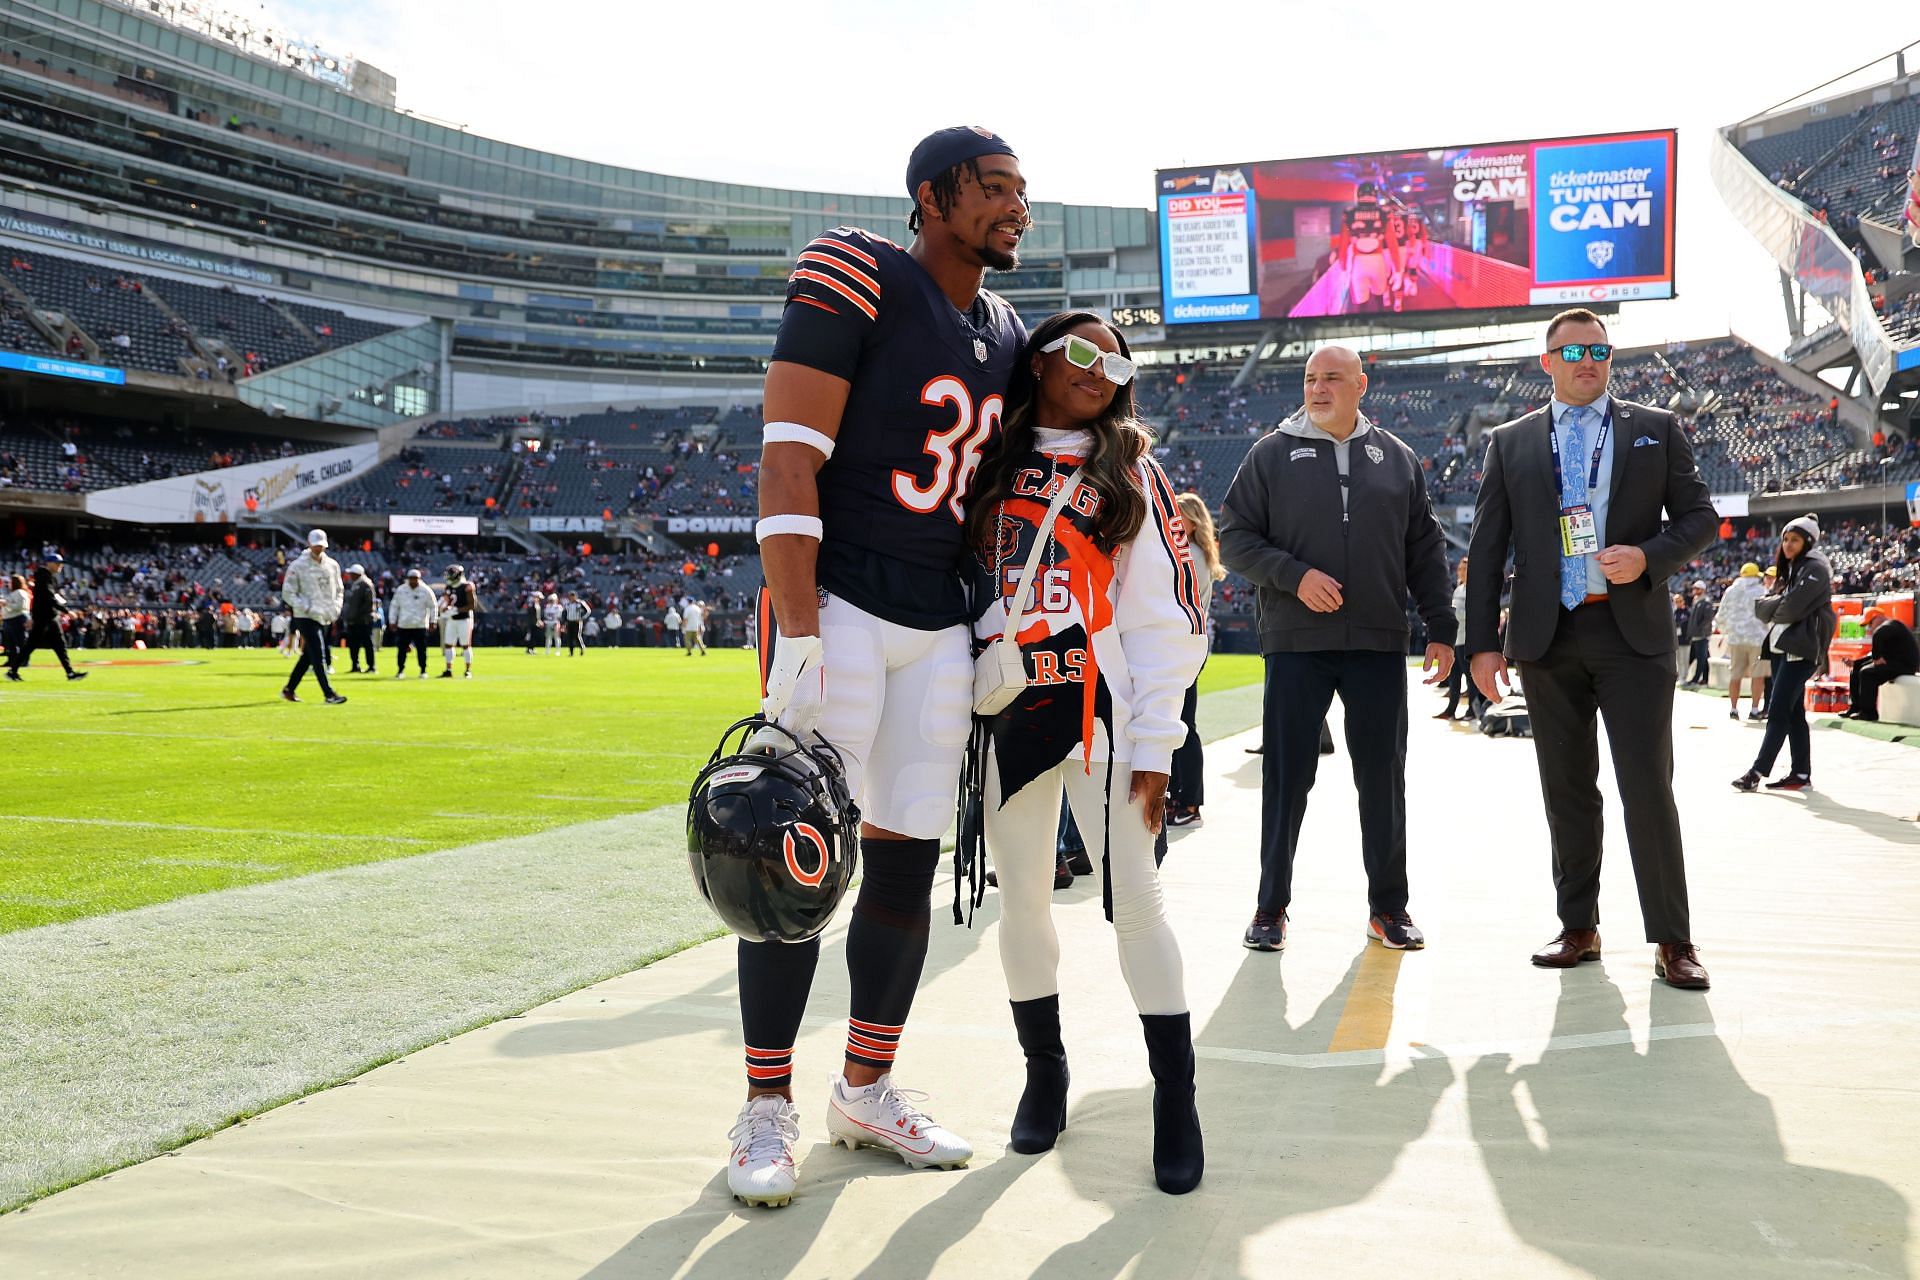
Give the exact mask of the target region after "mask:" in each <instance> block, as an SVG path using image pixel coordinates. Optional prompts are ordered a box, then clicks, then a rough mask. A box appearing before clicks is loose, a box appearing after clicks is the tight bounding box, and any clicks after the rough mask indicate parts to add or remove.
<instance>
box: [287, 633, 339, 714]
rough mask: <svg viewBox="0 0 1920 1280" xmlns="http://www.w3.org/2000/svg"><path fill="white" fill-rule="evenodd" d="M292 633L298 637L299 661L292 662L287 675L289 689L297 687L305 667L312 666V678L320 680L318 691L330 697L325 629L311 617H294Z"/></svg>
mask: <svg viewBox="0 0 1920 1280" xmlns="http://www.w3.org/2000/svg"><path fill="white" fill-rule="evenodd" d="M293 630H294V634H295V635H298V636H299V637H300V661H298V662H296V663H294V664H293V674H292V675H290V676H288V677H287V688H288V690H289V691H291V690H295V689H298V688H299V687H300V681H301V680H302V679H304V678H305V676H306V674H307V668H309V667H311V668H313V678H314V679H315V680H318V681H319V682H320V692H321V693H324V694H325V695H327V697H329V698H331V697H332V696H333V684H332V682H331V681H329V680H328V679H327V631H326V628H325V627H322V626H321V625H320V624H319V623H318V622H315V621H314V620H313V619H312V618H295V619H294V620H293Z"/></svg>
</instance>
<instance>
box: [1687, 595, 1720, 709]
mask: <svg viewBox="0 0 1920 1280" xmlns="http://www.w3.org/2000/svg"><path fill="white" fill-rule="evenodd" d="M1712 639H1713V603H1712V601H1710V600H1708V599H1707V584H1706V583H1704V582H1696V583H1694V584H1693V598H1692V599H1691V600H1689V601H1688V602H1687V659H1688V661H1689V662H1690V663H1691V664H1692V669H1691V670H1690V671H1688V673H1687V682H1686V687H1691V688H1695V689H1704V688H1706V686H1707V682H1708V681H1709V680H1710V679H1711V678H1712V675H1713V671H1712V660H1711V658H1710V656H1709V653H1708V644H1709V642H1710V641H1711V640H1712Z"/></svg>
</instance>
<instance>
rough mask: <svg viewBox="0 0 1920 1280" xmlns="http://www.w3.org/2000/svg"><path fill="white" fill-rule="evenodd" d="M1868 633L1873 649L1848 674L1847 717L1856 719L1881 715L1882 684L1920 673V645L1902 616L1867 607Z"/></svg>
mask: <svg viewBox="0 0 1920 1280" xmlns="http://www.w3.org/2000/svg"><path fill="white" fill-rule="evenodd" d="M1867 634H1868V635H1870V636H1872V637H1873V648H1872V649H1871V650H1870V651H1869V653H1868V655H1867V656H1866V657H1865V658H1862V659H1861V660H1860V661H1858V662H1856V663H1854V664H1853V671H1852V673H1851V674H1850V675H1849V676H1848V677H1847V683H1848V684H1849V685H1850V686H1852V687H1851V690H1850V692H1851V693H1852V695H1853V696H1852V697H1851V698H1849V699H1848V702H1847V713H1846V714H1847V717H1848V718H1849V719H1852V720H1878V719H1879V718H1880V686H1881V685H1884V684H1892V683H1893V682H1894V681H1895V680H1898V679H1899V678H1900V677H1901V676H1910V675H1914V674H1916V673H1920V644H1916V643H1915V641H1914V638H1913V629H1912V628H1910V627H1909V626H1907V624H1906V623H1904V622H1902V621H1900V619H1898V618H1896V617H1893V616H1892V615H1890V614H1886V613H1883V612H1881V611H1880V610H1878V609H1869V610H1867Z"/></svg>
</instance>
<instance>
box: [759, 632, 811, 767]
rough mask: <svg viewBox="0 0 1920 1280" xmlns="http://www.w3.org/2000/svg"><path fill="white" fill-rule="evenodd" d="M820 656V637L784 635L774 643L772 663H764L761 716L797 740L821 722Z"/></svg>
mask: <svg viewBox="0 0 1920 1280" xmlns="http://www.w3.org/2000/svg"><path fill="white" fill-rule="evenodd" d="M820 653H821V645H820V637H819V636H785V635H783V636H780V637H778V638H777V639H775V640H774V642H773V661H772V662H770V663H768V664H767V696H766V697H765V698H763V699H761V701H760V714H762V715H764V716H765V717H766V718H767V719H769V720H772V721H773V722H774V723H776V724H778V725H779V726H780V727H781V728H783V729H785V730H786V731H787V732H788V733H791V734H792V735H793V736H794V737H796V738H805V737H806V736H807V735H809V734H811V733H812V732H813V731H814V725H815V724H817V723H818V722H819V720H820V707H821V704H822V703H823V702H824V701H825V679H824V673H823V672H822V671H821V669H820ZM756 736H758V735H756ZM752 745H753V744H752V743H749V746H750V747H751V746H752Z"/></svg>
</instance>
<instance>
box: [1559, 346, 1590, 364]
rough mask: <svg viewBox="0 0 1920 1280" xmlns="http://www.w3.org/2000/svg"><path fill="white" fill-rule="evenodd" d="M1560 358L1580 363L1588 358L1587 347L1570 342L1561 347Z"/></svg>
mask: <svg viewBox="0 0 1920 1280" xmlns="http://www.w3.org/2000/svg"><path fill="white" fill-rule="evenodd" d="M1560 358H1561V359H1562V360H1565V361H1566V362H1567V363H1568V364H1579V363H1580V362H1581V361H1582V360H1585V359H1586V358H1587V349H1586V348H1585V347H1583V346H1581V345H1580V344H1579V343H1577V342H1569V343H1568V344H1567V345H1566V346H1564V347H1561V348H1560Z"/></svg>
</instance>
